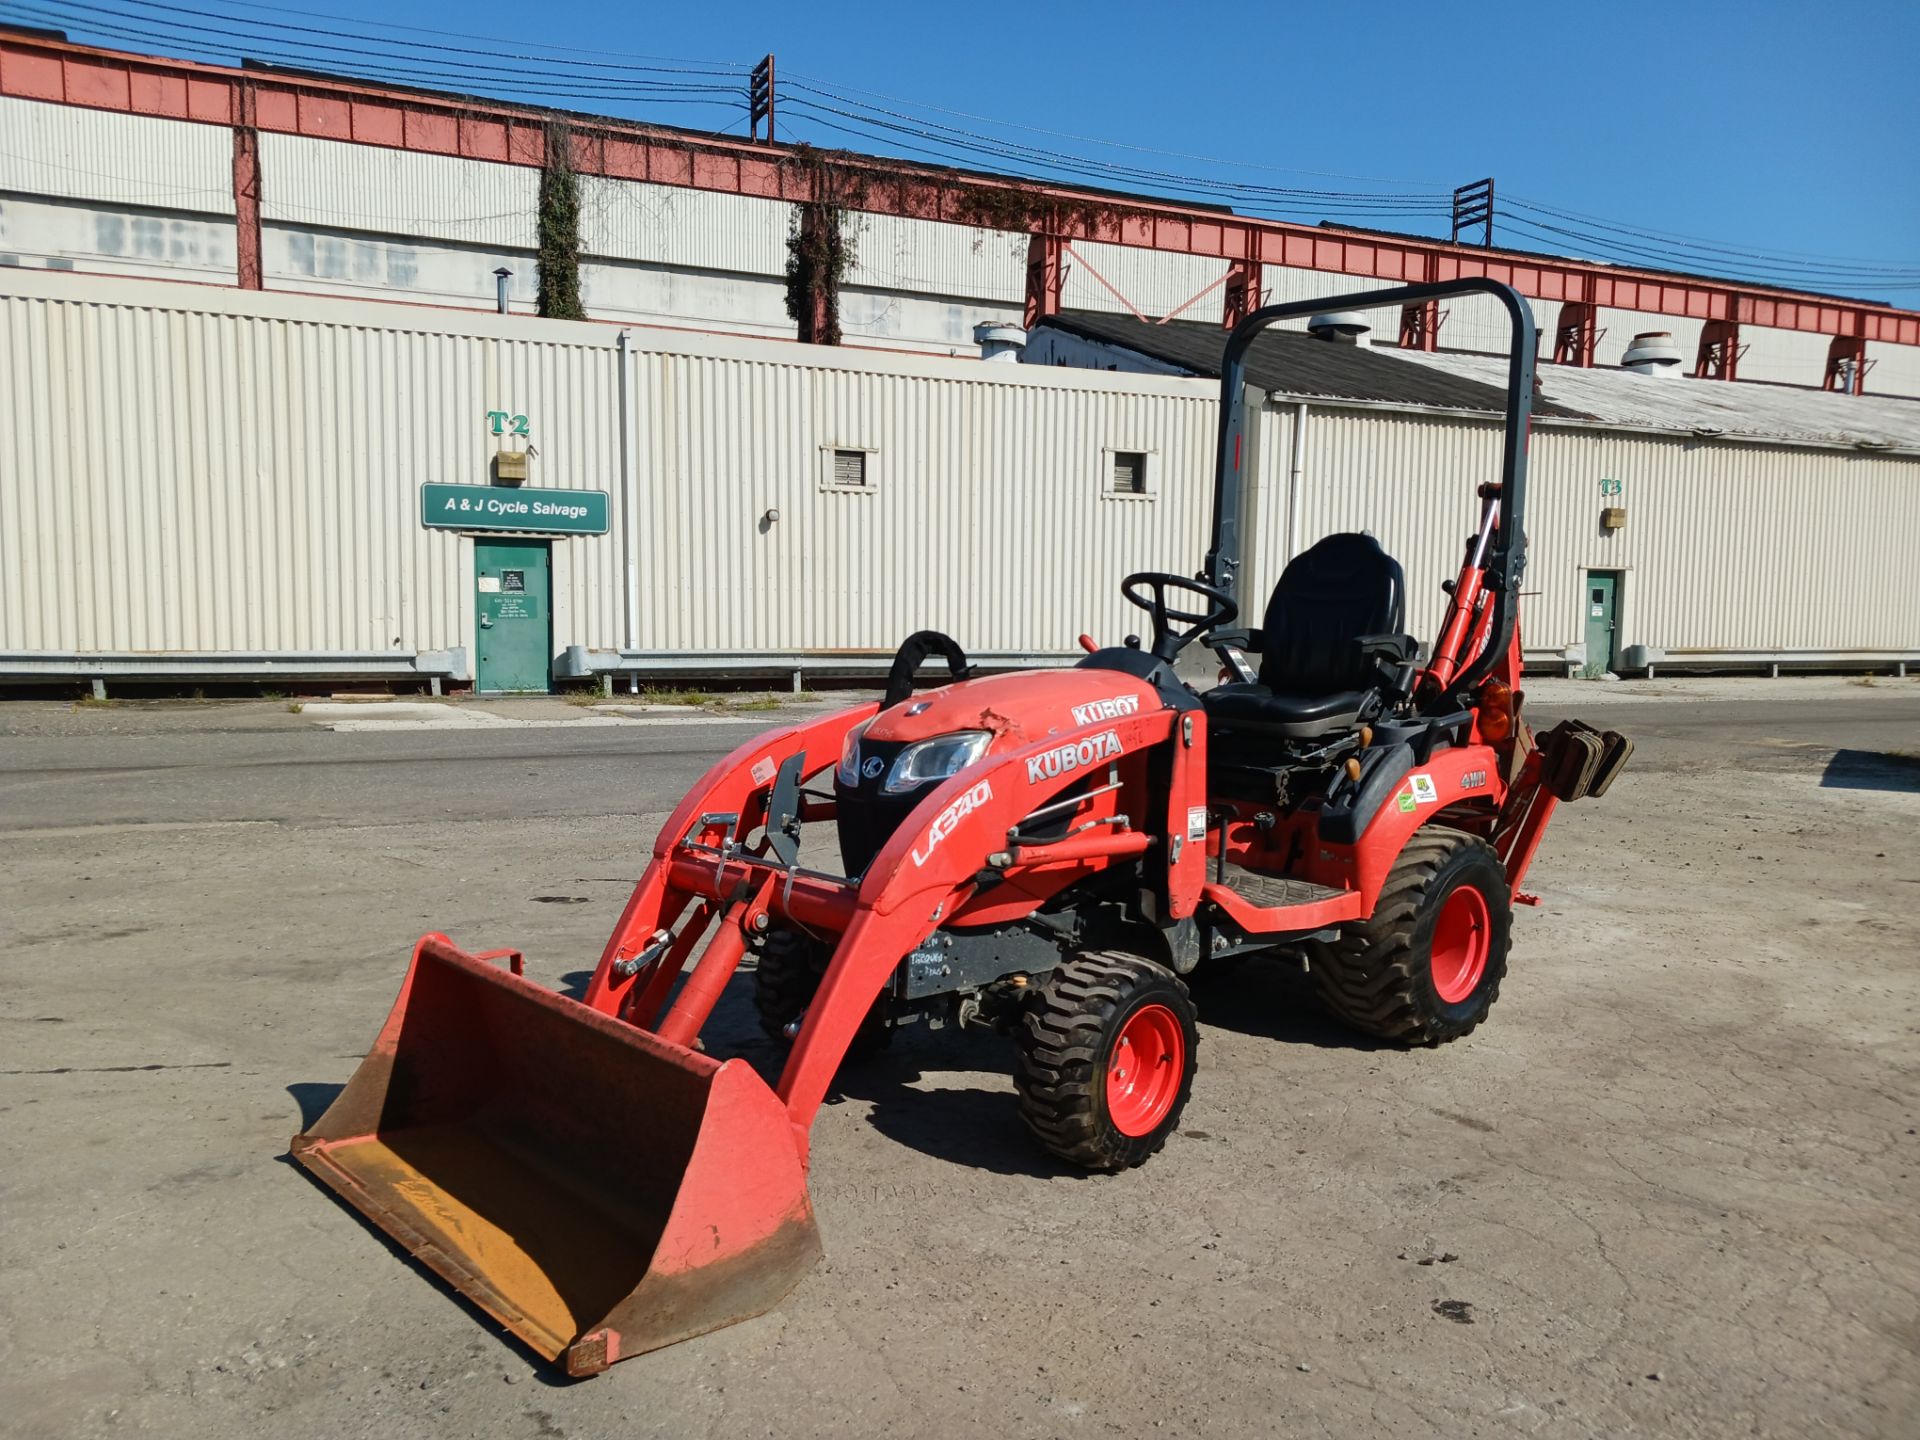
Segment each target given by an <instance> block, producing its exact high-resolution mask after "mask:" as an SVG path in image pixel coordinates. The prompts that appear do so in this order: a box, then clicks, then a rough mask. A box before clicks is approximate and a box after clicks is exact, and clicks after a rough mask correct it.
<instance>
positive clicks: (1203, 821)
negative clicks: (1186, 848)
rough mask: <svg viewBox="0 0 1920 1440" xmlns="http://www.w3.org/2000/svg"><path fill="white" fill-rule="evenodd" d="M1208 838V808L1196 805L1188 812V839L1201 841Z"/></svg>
mask: <svg viewBox="0 0 1920 1440" xmlns="http://www.w3.org/2000/svg"><path fill="white" fill-rule="evenodd" d="M1206 838H1207V807H1206V806H1204V805H1195V806H1194V807H1193V808H1192V809H1190V810H1188V811H1187V839H1189V840H1192V841H1201V840H1205V839H1206Z"/></svg>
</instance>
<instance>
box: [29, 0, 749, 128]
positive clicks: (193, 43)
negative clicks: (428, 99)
mask: <svg viewBox="0 0 1920 1440" xmlns="http://www.w3.org/2000/svg"><path fill="white" fill-rule="evenodd" d="M12 8H13V9H14V10H16V11H17V12H18V13H20V14H23V15H28V16H31V17H33V18H35V19H40V20H46V21H50V22H52V23H55V24H59V25H64V26H68V27H72V28H78V29H84V30H88V31H91V32H94V33H97V34H102V35H109V36H113V37H115V38H118V39H123V40H128V41H131V42H134V43H137V44H142V45H150V44H151V43H152V41H153V39H154V35H155V31H156V28H157V29H159V30H160V31H162V32H163V33H162V37H161V38H163V39H167V40H170V41H172V42H174V43H177V44H179V45H180V47H181V48H182V49H184V50H188V51H198V52H200V53H202V54H205V53H215V54H227V55H233V56H235V57H237V58H240V59H249V60H264V61H267V62H269V63H272V64H280V65H288V66H293V67H298V68H304V69H325V70H327V71H329V72H331V73H336V74H342V75H358V76H360V77H362V78H376V79H382V80H388V81H398V82H400V83H403V84H408V85H414V86H417V87H420V88H426V89H444V88H446V86H447V84H448V83H449V81H453V82H457V83H463V84H470V85H474V86H476V88H489V87H490V88H491V89H493V90H494V91H495V92H502V91H504V92H507V93H506V95H503V96H502V98H510V97H511V95H512V93H513V92H514V91H516V90H517V91H520V92H522V93H524V92H525V91H526V90H527V89H529V88H533V89H534V90H535V91H536V93H539V94H543V95H553V96H562V97H566V98H569V99H576V100H611V101H620V102H625V103H629V104H630V103H633V102H635V101H640V100H644V101H645V102H647V103H649V104H654V105H710V106H719V107H721V108H725V109H730V110H734V109H745V108H746V99H745V93H744V91H742V90H741V89H740V88H738V87H736V86H732V85H694V84H681V83H673V82H662V81H636V80H618V79H612V78H600V79H595V80H590V81H589V80H581V81H576V80H573V79H565V80H552V79H541V80H536V81H535V82H534V85H533V86H532V87H529V86H528V83H527V81H528V77H527V75H526V74H525V72H524V71H520V70H515V69H513V68H511V67H502V66H489V65H478V64H475V63H473V62H471V61H444V60H436V61H433V62H431V63H432V64H433V65H434V66H435V67H436V68H433V69H427V70H423V69H421V68H420V64H421V63H422V62H420V61H419V60H418V59H413V57H406V56H384V55H382V54H381V53H380V52H378V51H368V50H361V49H358V48H356V47H348V46H335V45H325V46H322V45H317V44H315V45H297V46H295V47H294V48H288V46H286V45H283V44H279V43H276V42H275V41H274V40H273V39H272V38H269V39H267V40H266V41H265V42H264V43H263V42H262V41H260V40H258V39H256V38H254V37H249V36H243V35H236V34H234V33H233V32H230V31H221V30H217V29H214V28H213V27H208V26H188V25H183V24H182V23H181V22H177V21H165V20H160V21H151V20H149V19H148V17H145V16H131V15H126V14H124V13H121V12H114V11H108V10H105V9H104V8H102V7H97V6H91V5H73V4H70V5H69V6H68V8H70V9H79V10H90V11H94V12H95V13H98V14H108V15H115V16H116V17H117V18H118V19H121V20H125V21H127V22H129V23H128V24H126V25H116V24H114V23H111V22H110V21H108V20H86V21H82V22H80V23H79V24H78V25H76V24H75V22H74V21H73V20H72V19H71V18H70V17H68V16H66V15H64V14H62V13H61V12H59V11H49V10H45V9H41V8H39V7H37V6H32V5H19V4H15V5H13V7H12ZM133 25H138V26H140V27H141V28H139V29H134V28H131V26H133ZM183 29H184V30H200V31H205V32H207V33H209V34H211V35H213V36H215V37H216V38H220V39H225V40H227V41H229V42H230V43H228V44H212V45H210V44H208V43H207V42H205V41H203V40H198V39H194V38H192V37H190V36H188V37H182V36H179V35H175V34H173V33H171V32H172V31H175V30H183ZM314 49H325V50H333V51H339V52H342V53H343V54H344V55H345V56H346V57H348V58H345V59H337V58H332V57H324V56H316V55H314V54H312V53H311V51H312V50H314ZM410 59H411V60H412V63H409V60H410ZM490 72H504V73H505V74H507V75H509V76H511V77H512V80H511V82H510V83H509V82H507V81H503V80H501V79H499V78H497V74H496V73H490Z"/></svg>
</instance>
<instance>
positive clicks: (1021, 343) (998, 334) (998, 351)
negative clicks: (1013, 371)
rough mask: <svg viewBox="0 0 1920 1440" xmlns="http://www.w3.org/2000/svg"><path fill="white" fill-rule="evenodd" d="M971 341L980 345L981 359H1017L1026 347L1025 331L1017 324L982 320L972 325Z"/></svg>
mask: <svg viewBox="0 0 1920 1440" xmlns="http://www.w3.org/2000/svg"><path fill="white" fill-rule="evenodd" d="M973 341H974V344H976V345H978V346H979V347H980V358H981V359H982V360H1003V361H1004V360H1018V359H1019V358H1020V352H1021V351H1022V350H1024V349H1026V348H1027V332H1026V331H1025V330H1023V329H1021V328H1020V327H1019V326H1018V325H1008V324H1005V323H1003V322H1001V321H998V320H983V321H982V322H981V323H980V324H978V325H976V326H974V327H973Z"/></svg>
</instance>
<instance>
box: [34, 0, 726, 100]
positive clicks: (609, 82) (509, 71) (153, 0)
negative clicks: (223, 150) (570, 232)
mask: <svg viewBox="0 0 1920 1440" xmlns="http://www.w3.org/2000/svg"><path fill="white" fill-rule="evenodd" d="M55 3H57V4H58V5H59V6H60V8H61V9H63V10H78V11H82V12H86V13H89V14H93V15H103V16H107V17H109V18H110V19H113V20H118V21H123V22H126V23H128V24H138V25H157V26H159V27H162V28H164V29H166V30H170V31H181V32H189V33H193V34H200V35H211V36H214V37H216V38H218V39H222V40H228V41H231V42H234V43H235V45H236V53H238V52H240V51H251V50H254V49H256V48H257V46H258V45H259V43H260V42H259V40H258V39H257V38H256V37H253V36H249V35H245V34H242V33H240V32H237V31H234V30H231V29H228V28H226V27H223V26H215V25H196V24H193V23H192V22H191V21H186V20H155V19H152V18H150V17H148V16H145V15H138V14H128V13H127V12H126V11H125V10H122V9H119V8H116V7H113V6H105V5H91V4H87V3H85V0H55ZM126 3H130V4H135V5H140V6H143V7H145V8H148V9H153V10H163V11H170V12H173V13H175V14H186V15H199V14H201V12H199V11H195V10H189V9H185V8H184V7H181V6H177V5H169V4H165V3H162V0H126ZM20 8H22V9H27V8H30V7H20ZM42 13H45V12H42ZM203 18H224V17H217V16H215V17H203ZM271 28H279V29H297V30H308V29H309V27H306V26H274V27H271ZM312 33H322V32H312ZM332 33H335V34H340V33H342V32H332ZM346 38H348V39H365V38H368V37H365V36H356V35H353V34H351V33H348V34H347V35H346ZM266 43H267V44H270V45H276V46H280V47H283V53H284V47H292V48H295V49H298V50H301V51H309V50H321V51H331V52H334V53H338V54H342V55H353V56H364V57H371V58H373V59H376V60H380V61H383V62H387V63H399V64H420V63H433V64H439V65H446V66H448V67H449V68H452V69H458V70H464V71H471V72H476V73H484V74H496V75H504V76H508V77H510V78H512V79H514V80H516V81H520V82H524V80H525V79H526V76H527V72H526V71H525V69H524V68H522V67H520V66H515V65H499V64H487V63H484V62H480V61H473V60H455V61H441V60H437V59H436V60H432V61H431V62H429V61H428V57H424V56H411V55H394V54H391V53H389V52H385V51H380V50H368V49H366V48H364V47H362V46H355V45H337V44H332V43H329V42H327V41H321V40H306V39H285V38H282V37H278V36H269V37H266ZM376 43H377V42H376ZM406 43H408V44H413V43H414V42H411V41H409V42H406ZM423 48H428V49H434V50H445V51H458V53H461V54H481V55H489V58H491V59H500V58H513V57H500V56H493V55H490V53H489V52H486V51H472V50H459V49H458V47H450V46H428V47H423ZM576 78H577V79H579V80H581V81H585V80H591V81H592V83H594V84H596V85H598V86H602V87H608V86H617V87H621V88H624V87H628V86H631V87H634V88H635V89H637V90H641V91H646V92H651V91H656V90H657V91H663V92H683V93H695V92H720V93H726V94H735V93H738V91H739V86H738V85H737V84H729V85H716V84H713V83H710V82H706V81H669V80H626V79H621V78H619V77H616V76H597V75H596V76H591V77H573V78H570V79H569V80H568V81H567V82H566V83H568V84H572V83H574V79H576ZM727 78H729V79H732V78H733V77H731V76H729V77H727ZM549 83H551V82H549Z"/></svg>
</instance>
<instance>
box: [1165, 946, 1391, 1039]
mask: <svg viewBox="0 0 1920 1440" xmlns="http://www.w3.org/2000/svg"><path fill="white" fill-rule="evenodd" d="M1187 985H1188V988H1189V990H1190V991H1191V993H1192V995H1193V1003H1194V1008H1195V1009H1196V1010H1198V1011H1199V1012H1200V1023H1201V1024H1202V1025H1206V1026H1211V1027H1213V1028H1215V1029H1219V1030H1231V1031H1233V1032H1234V1033H1235V1034H1236V1035H1248V1036H1251V1037H1253V1038H1254V1039H1256V1040H1274V1041H1278V1042H1279V1043H1280V1044H1283V1045H1315V1046H1318V1047H1319V1048H1321V1049H1323V1050H1393V1049H1397V1048H1399V1047H1397V1046H1395V1045H1392V1044H1389V1043H1388V1042H1386V1041H1384V1040H1376V1039H1374V1038H1372V1037H1371V1036H1368V1035H1362V1034H1360V1033H1359V1032H1358V1031H1355V1030H1349V1029H1348V1028H1347V1027H1346V1026H1344V1025H1342V1024H1340V1022H1339V1021H1337V1020H1335V1019H1333V1018H1332V1017H1331V1016H1330V1015H1328V1014H1327V1012H1326V1011H1325V1010H1323V1009H1322V1008H1321V1006H1320V1001H1319V999H1318V997H1316V996H1315V995H1314V993H1313V982H1312V981H1311V980H1309V979H1308V978H1307V976H1306V975H1305V974H1304V973H1303V972H1302V971H1301V970H1300V969H1299V968H1298V967H1297V966H1294V965H1292V964H1289V963H1287V962H1285V961H1282V960H1276V959H1271V958H1269V957H1268V956H1265V955H1255V956H1253V957H1251V958H1249V959H1247V960H1244V961H1242V962H1241V963H1240V964H1238V965H1236V966H1233V967H1232V968H1230V969H1226V970H1223V971H1219V972H1216V973H1212V974H1209V973H1208V970H1207V966H1206V964H1205V963H1204V962H1202V965H1201V968H1200V969H1199V970H1198V971H1196V972H1195V973H1194V974H1193V975H1191V976H1189V977H1188V978H1187Z"/></svg>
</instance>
